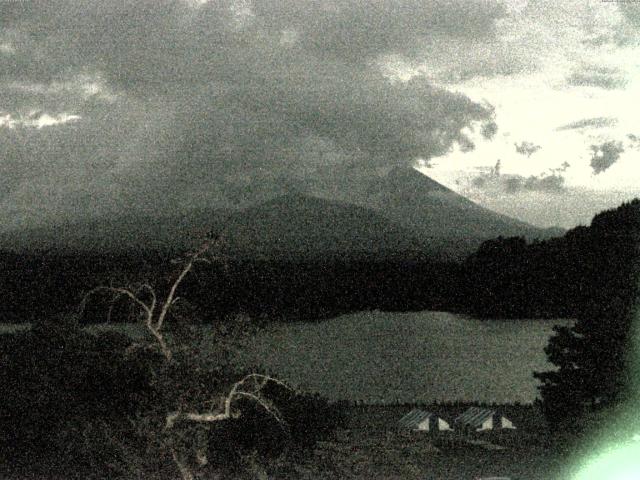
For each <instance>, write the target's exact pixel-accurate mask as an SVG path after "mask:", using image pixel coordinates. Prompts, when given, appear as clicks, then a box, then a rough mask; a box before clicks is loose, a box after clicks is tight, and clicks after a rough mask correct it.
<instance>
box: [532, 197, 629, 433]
mask: <svg viewBox="0 0 640 480" xmlns="http://www.w3.org/2000/svg"><path fill="white" fill-rule="evenodd" d="M578 237H579V238H578ZM570 241H572V242H574V246H575V245H579V248H578V249H577V250H576V251H579V252H580V253H581V257H582V258H580V259H576V260H577V261H580V262H583V264H584V266H585V269H584V271H583V279H582V283H581V289H582V292H581V295H580V296H581V300H580V305H579V308H578V309H577V311H578V316H577V320H576V323H575V324H574V326H573V327H556V328H555V332H556V333H555V335H554V336H553V337H552V338H551V339H550V341H549V344H548V346H547V348H546V349H545V352H546V354H547V357H548V358H549V360H550V361H551V363H553V364H554V365H556V366H557V367H558V368H557V370H555V371H549V372H542V373H540V372H536V373H535V374H534V376H535V377H536V378H538V379H539V380H540V381H541V382H542V384H541V385H540V387H539V389H540V394H541V403H542V407H543V410H544V412H545V415H546V417H547V419H548V420H549V422H550V423H552V424H554V425H558V424H566V426H579V425H580V423H581V422H579V421H577V419H578V418H579V417H580V416H581V415H584V414H588V413H593V412H597V411H599V410H601V409H603V408H605V407H608V406H611V405H615V404H617V403H618V402H620V401H622V400H624V399H625V398H626V395H627V394H628V393H629V389H628V388H627V387H628V386H629V380H628V374H627V372H628V369H627V362H628V356H629V353H630V348H631V345H630V341H631V335H630V332H631V322H632V319H633V317H634V313H635V309H636V307H637V299H638V293H639V292H638V286H637V284H638V279H639V276H638V275H639V273H640V200H634V201H632V202H630V203H625V204H623V205H622V206H620V207H618V208H617V209H615V210H610V211H606V212H602V213H600V214H598V215H597V216H596V217H594V219H593V222H592V224H591V227H590V228H589V229H587V230H581V231H580V232H578V234H577V235H576V236H574V237H573V238H571V239H570Z"/></svg>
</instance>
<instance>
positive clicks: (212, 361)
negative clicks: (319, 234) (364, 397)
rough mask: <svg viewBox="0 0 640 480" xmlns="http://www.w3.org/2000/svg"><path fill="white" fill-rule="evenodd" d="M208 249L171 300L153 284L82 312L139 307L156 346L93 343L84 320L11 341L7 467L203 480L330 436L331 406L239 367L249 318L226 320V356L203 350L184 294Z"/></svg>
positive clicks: (220, 350)
mask: <svg viewBox="0 0 640 480" xmlns="http://www.w3.org/2000/svg"><path fill="white" fill-rule="evenodd" d="M208 248H209V243H205V244H204V246H203V247H202V248H201V249H200V250H198V251H196V252H195V253H194V254H192V255H190V256H188V257H187V258H186V260H185V261H184V262H183V267H182V269H181V270H180V271H179V272H178V275H177V277H176V276H174V277H173V280H172V281H169V283H168V285H167V287H168V288H167V290H168V293H167V294H166V295H160V294H157V293H156V290H155V289H154V288H153V287H152V286H151V285H150V284H147V283H145V284H138V285H134V286H132V287H113V286H108V287H107V286H105V287H98V288H96V289H93V290H91V291H90V292H89V293H88V294H87V295H86V296H85V301H83V304H82V305H83V306H85V305H86V301H87V300H88V299H90V297H91V295H93V294H95V293H98V292H99V293H108V294H110V295H111V297H112V301H116V300H118V299H120V298H122V297H125V298H128V299H130V301H131V302H132V303H133V304H134V307H135V309H134V314H137V315H134V316H137V317H138V318H141V319H142V325H143V327H144V329H145V331H146V334H147V336H148V338H143V339H137V340H133V339H130V338H128V337H126V336H124V335H119V334H116V333H112V332H106V333H99V334H97V335H93V334H90V333H88V332H86V331H84V330H83V329H82V328H80V326H79V324H78V318H79V317H78V315H75V314H74V315H59V316H57V317H55V318H52V319H50V320H47V321H43V322H37V323H36V324H34V326H33V328H32V329H31V330H28V331H23V332H17V333H14V334H9V335H5V336H3V337H2V338H1V340H0V355H1V358H2V360H3V365H4V366H5V368H4V369H3V370H2V373H1V374H0V381H1V382H2V385H3V386H4V387H6V391H7V395H6V396H5V399H4V400H5V401H6V403H7V405H8V407H7V408H6V409H4V410H3V411H2V413H1V416H0V438H1V440H0V442H2V444H1V445H0V447H1V448H0V451H2V452H3V453H2V454H3V455H5V458H4V459H3V460H4V465H5V468H8V469H10V470H11V469H13V470H14V472H15V471H24V470H25V469H26V470H27V471H29V472H30V473H34V472H33V468H34V466H35V465H47V466H48V469H49V470H51V471H52V472H56V471H57V472H58V473H59V474H61V475H65V476H69V475H73V476H76V475H81V476H83V477H92V478H116V477H124V478H132V477H133V478H152V475H154V474H156V475H158V474H161V475H160V478H167V477H171V476H173V477H175V476H176V475H177V474H178V473H179V474H180V476H181V477H182V478H183V479H184V480H192V479H195V478H196V476H197V475H209V476H211V475H215V474H217V473H220V472H221V471H234V470H237V469H243V468H246V465H247V462H246V459H247V458H253V460H252V462H251V465H252V468H257V465H258V463H257V462H258V461H257V460H256V458H257V457H256V456H255V455H253V453H252V452H258V453H259V454H260V455H262V456H264V455H267V454H274V453H277V454H279V455H281V454H282V453H283V452H286V451H289V450H296V451H300V450H301V449H304V448H305V447H309V446H311V445H313V443H315V441H317V440H318V439H320V438H325V437H326V436H327V435H329V434H330V432H331V431H332V429H334V428H335V426H336V419H337V418H338V417H337V416H336V415H335V414H334V413H333V412H334V410H333V407H330V406H329V405H328V404H327V402H326V401H324V400H322V399H320V398H317V397H310V396H308V395H303V394H300V393H297V392H293V391H292V390H291V389H290V388H289V387H287V386H286V385H285V384H283V383H282V382H280V381H279V380H277V379H275V378H273V377H270V376H268V375H264V374H258V373H248V374H247V373H246V372H239V371H237V370H236V369H235V368H234V365H233V363H232V358H233V356H232V355H230V354H229V352H230V350H231V349H233V348H235V347H236V346H237V344H238V342H241V341H242V338H243V336H244V335H246V334H247V333H248V332H250V331H251V329H250V328H248V325H247V319H246V317H245V318H242V319H240V320H238V321H236V322H231V323H218V324H216V327H215V328H214V329H212V330H213V333H214V337H213V341H214V342H216V348H213V349H211V348H203V347H204V346H203V345H202V338H200V339H199V338H198V326H197V325H194V324H193V323H192V322H190V320H192V318H190V317H191V315H194V312H193V311H192V310H191V309H190V308H189V307H188V306H186V307H185V306H183V305H184V303H185V302H183V301H180V302H179V301H178V300H179V297H178V296H177V295H176V292H177V290H178V287H179V286H180V283H181V281H182V280H183V279H184V278H185V277H186V276H187V274H188V273H190V272H191V270H192V268H193V267H194V266H195V264H196V262H200V261H206V259H204V258H202V257H201V255H202V254H204V253H205V252H206V250H207V249H208ZM187 305H188V304H187ZM200 337H203V336H200ZM209 339H211V337H209ZM205 352H206V353H208V354H209V353H212V354H211V355H206V354H205ZM314 415H316V416H315V417H314ZM307 428H315V433H312V434H308V432H307V431H306V429H307ZM252 455H253V456H252ZM198 478H199V477H198Z"/></svg>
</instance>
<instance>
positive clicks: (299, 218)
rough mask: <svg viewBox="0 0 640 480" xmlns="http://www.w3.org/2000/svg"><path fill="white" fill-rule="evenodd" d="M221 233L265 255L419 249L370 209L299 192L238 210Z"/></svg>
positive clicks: (240, 247)
mask: <svg viewBox="0 0 640 480" xmlns="http://www.w3.org/2000/svg"><path fill="white" fill-rule="evenodd" d="M225 232H226V233H225V243H226V244H227V246H228V247H227V248H229V249H230V250H232V251H235V252H240V253H244V254H248V255H256V254H258V255H264V256H268V257H273V256H276V257H277V256H283V255H284V256H290V257H306V258H310V257H311V258H313V257H318V256H323V257H326V256H327V255H340V256H344V255H348V256H352V257H353V256H370V255H376V256H386V255H396V254H398V253H403V254H409V252H414V253H419V252H422V251H423V250H424V243H423V242H422V240H421V239H420V238H419V237H418V236H417V235H416V234H415V233H414V232H412V231H411V230H410V229H407V228H404V227H402V226H399V225H397V224H395V223H394V222H392V221H390V220H388V219H387V218H385V217H384V216H383V215H380V214H379V213H377V212H375V211H373V210H370V209H367V208H363V207H361V206H357V205H349V204H345V203H342V202H335V201H330V200H325V199H321V198H317V197H311V196H306V195H303V194H299V193H294V194H287V195H284V196H281V197H277V198H275V199H272V200H270V201H268V202H266V203H263V204H261V205H257V206H254V207H251V208H248V209H246V210H243V211H241V212H238V213H237V214H236V215H234V216H232V217H231V219H230V221H229V222H228V224H227V227H226V228H225Z"/></svg>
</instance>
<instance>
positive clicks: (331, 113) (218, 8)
mask: <svg viewBox="0 0 640 480" xmlns="http://www.w3.org/2000/svg"><path fill="white" fill-rule="evenodd" d="M638 59H640V3H633V2H628V3H616V2H611V1H601V0H579V1H573V0H563V1H562V2H552V1H546V0H535V1H531V2H527V1H526V0H430V1H427V0H375V1H374V0H372V1H369V2H367V1H364V0H361V1H350V0H323V1H319V0H253V1H252V0H210V1H209V2H207V1H203V0H200V1H197V0H174V1H169V0H141V1H137V2H133V1H132V2H123V1H122V0H65V1H59V0H21V1H7V2H0V228H2V229H13V228H21V227H23V226H32V225H55V224H56V223H57V222H63V221H68V220H72V219H77V218H85V217H96V216H103V215H117V214H120V213H123V212H127V213H131V212H134V213H136V212H138V213H145V214H152V215H155V214H159V213H175V212H188V211H189V210H190V209H191V208H194V207H238V206H244V205H247V204H250V203H252V202H256V201H260V200H263V199H266V198H269V197H270V196H273V195H277V194H280V193H283V192H286V191H290V190H291V189H297V190H303V191H308V192H312V193H314V194H317V195H323V196H327V197H332V196H334V197H336V198H344V197H346V196H348V188H349V185H350V184H355V183H358V182H362V181H366V180H367V179H369V178H372V177H374V176H376V175H383V174H384V173H385V172H386V171H388V170H389V169H390V168H392V167H394V166H397V165H407V166H412V165H413V166H417V167H418V168H419V169H420V170H421V171H423V172H424V173H426V174H428V175H430V176H432V177H433V178H434V179H436V180H438V181H440V182H442V183H444V184H446V185H447V186H449V187H450V188H453V189H454V190H456V191H458V192H460V193H462V194H464V195H467V196H468V197H470V198H472V199H474V200H476V201H478V202H480V203H482V204H483V205H486V206H489V207H491V208H493V209H495V210H498V211H501V212H504V213H507V214H511V215H513V216H516V217H519V218H522V219H524V220H527V221H530V222H533V223H535V224H538V225H543V226H548V225H561V226H565V227H570V226H573V225H576V224H578V223H585V222H588V220H589V218H590V217H591V216H592V215H593V213H595V212H597V211H598V210H601V209H602V208H605V207H612V206H615V205H617V204H618V203H619V202H621V201H622V200H626V199H630V198H633V197H634V196H640V118H638V117H640V111H639V110H638V109H637V108H636V107H635V105H636V104H637V102H638V100H639V99H640V75H639V72H640V60H638ZM345 192H346V193H345Z"/></svg>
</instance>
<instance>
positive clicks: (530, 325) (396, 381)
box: [0, 311, 571, 403]
mask: <svg viewBox="0 0 640 480" xmlns="http://www.w3.org/2000/svg"><path fill="white" fill-rule="evenodd" d="M570 323H571V321H569V320H518V321H504V320H484V321H482V320H478V319H474V318H469V317H465V316H462V315H456V314H452V313H446V312H431V311H425V312H415V313H401V314H399V313H386V312H360V313H356V314H351V315H343V316H341V317H338V318H335V319H332V320H325V321H322V322H314V323H302V322H300V323H294V324H280V325H274V326H271V327H269V328H268V329H267V330H265V331H262V332H260V333H259V334H258V335H257V337H256V338H254V339H252V340H251V341H250V342H249V345H248V347H247V350H246V352H245V353H244V354H243V356H242V359H241V361H242V362H244V363H246V364H247V365H252V364H253V365H255V364H261V365H262V366H264V367H265V368H267V369H268V370H269V371H271V372H273V373H274V374H276V375H277V376H278V377H280V378H282V379H283V380H287V381H288V382H290V383H291V384H293V385H295V386H297V387H299V388H301V389H304V390H306V391H312V392H318V393H321V394H323V395H325V396H327V397H329V398H331V399H336V400H339V399H349V400H361V401H365V402H368V403H387V402H396V401H401V402H425V403H429V402H433V401H452V400H475V401H481V402H499V403H502V402H515V401H519V402H522V403H528V402H532V401H533V400H534V399H535V397H536V396H537V390H536V385H537V381H536V380H535V379H534V378H533V376H532V372H533V371H541V370H548V369H551V368H552V365H551V364H549V363H548V362H547V359H546V356H545V354H544V350H543V349H544V347H545V346H546V345H547V342H548V340H549V337H550V336H551V334H552V333H553V332H552V327H553V325H569V324H570ZM14 328H15V326H11V325H2V324H0V333H1V332H2V331H7V330H13V329H14ZM91 328H92V329H94V330H98V329H103V328H105V327H102V326H101V327H91ZM106 328H113V327H106ZM121 329H122V328H121ZM123 330H125V331H127V333H129V334H132V335H135V334H140V333H142V334H144V333H143V332H142V331H141V330H140V328H136V326H133V325H129V326H126V327H125V328H124V329H123Z"/></svg>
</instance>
